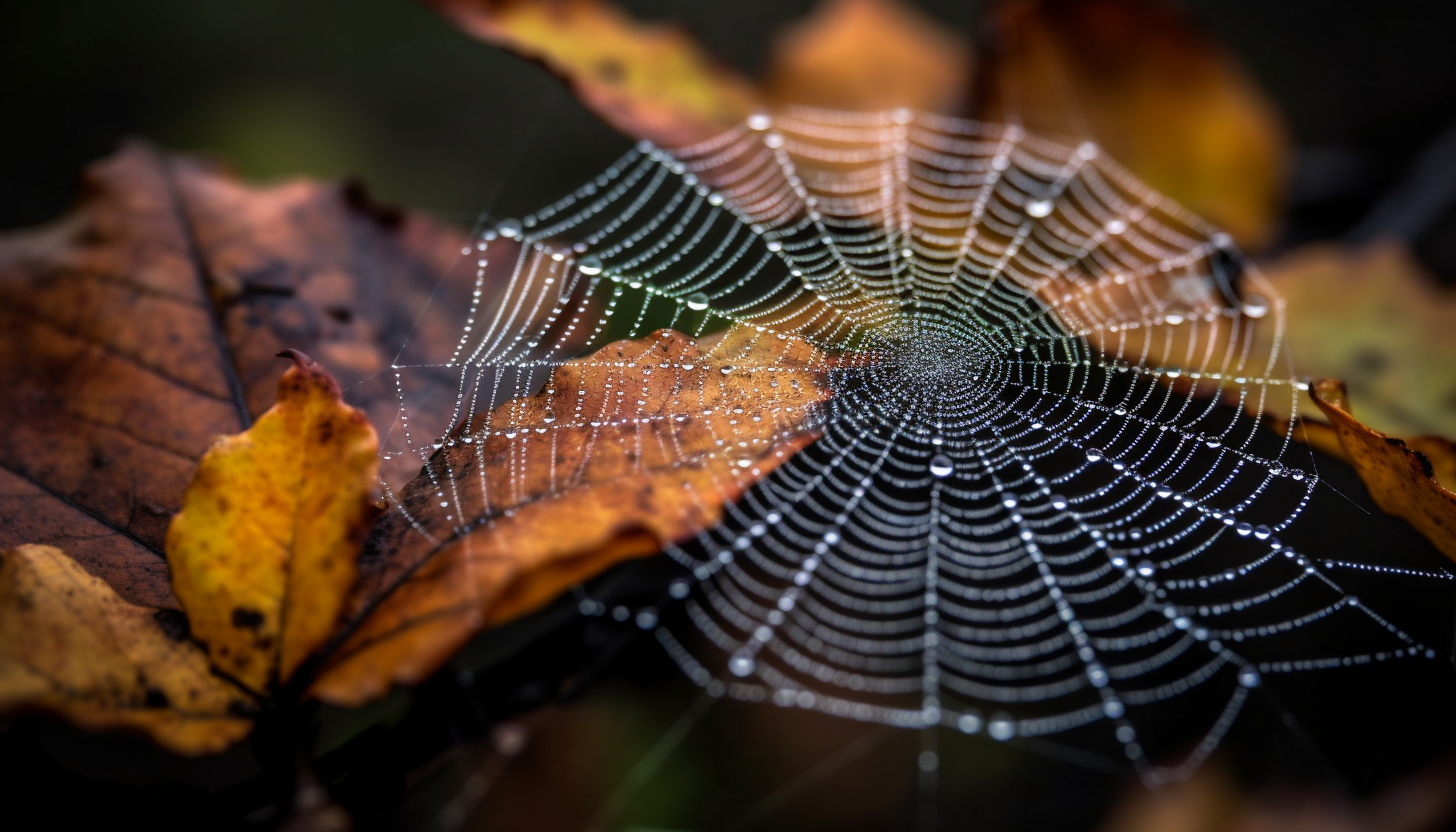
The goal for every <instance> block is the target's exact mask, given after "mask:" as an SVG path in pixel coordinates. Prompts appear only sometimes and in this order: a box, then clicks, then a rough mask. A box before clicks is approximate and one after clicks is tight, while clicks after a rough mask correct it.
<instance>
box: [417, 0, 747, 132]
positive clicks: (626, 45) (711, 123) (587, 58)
mask: <svg viewBox="0 0 1456 832" xmlns="http://www.w3.org/2000/svg"><path fill="white" fill-rule="evenodd" d="M424 2H425V4H426V5H428V6H430V7H432V8H434V9H435V10H436V11H437V12H439V13H440V14H441V15H443V16H444V17H446V18H447V19H449V20H450V21H451V22H453V23H454V24H455V25H456V26H457V27H459V28H460V29H461V30H463V31H465V32H467V33H469V34H471V35H473V36H474V37H477V38H479V39H481V40H483V41H485V42H486V43H490V44H495V45H497V46H503V47H505V48H507V49H510V50H511V51H513V52H515V53H517V54H519V55H521V56H523V57H526V58H530V59H532V60H536V61H539V62H540V63H541V64H542V65H543V66H545V67H546V68H547V69H548V70H550V71H552V72H554V73H556V74H557V75H559V76H561V77H562V78H563V79H564V80H565V81H566V82H567V83H568V84H569V85H570V86H571V88H572V90H573V91H574V92H575V93H576V95H577V97H578V98H580V99H581V101H582V103H584V104H586V105H587V106H588V107H590V108H591V109H592V110H594V111H595V112H596V113H597V115H599V116H601V117H602V118H603V119H604V120H605V121H606V122H608V123H609V124H612V125H613V126H615V127H616V128H617V129H619V130H621V131H622V132H624V133H626V134H628V135H631V136H637V137H640V138H645V139H649V140H651V141H654V142H657V143H659V144H661V145H664V146H675V145H681V144H689V143H692V142H695V141H699V140H701V139H706V138H709V137H711V136H714V135H717V134H718V133H720V132H722V131H723V130H725V129H727V128H728V127H731V126H733V125H735V124H738V123H739V122H741V121H743V119H744V118H745V117H747V116H748V114H749V113H750V112H752V110H753V109H754V108H755V107H756V106H757V104H758V99H757V95H756V93H755V91H754V90H753V89H752V87H751V86H750V85H749V84H748V82H746V81H745V80H743V79H742V78H740V77H739V76H738V75H737V74H735V73H734V72H732V71H731V70H729V69H727V68H725V67H723V66H721V65H719V64H718V63H717V62H716V61H714V60H713V59H712V58H710V57H708V56H707V55H706V54H705V53H704V52H703V51H702V50H700V49H698V47H697V44H695V43H694V42H693V40H692V38H690V37H689V36H688V35H687V34H686V33H684V32H682V31H680V30H678V29H677V28H675V27H672V26H667V25H655V26H653V25H644V24H641V23H638V22H636V21H634V20H632V19H630V18H629V17H628V16H627V15H626V14H624V13H623V12H621V11H619V10H618V9H617V8H615V7H614V6H612V5H610V4H608V3H604V2H599V0H540V1H538V0H424Z"/></svg>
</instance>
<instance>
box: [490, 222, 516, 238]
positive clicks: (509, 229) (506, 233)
mask: <svg viewBox="0 0 1456 832" xmlns="http://www.w3.org/2000/svg"><path fill="white" fill-rule="evenodd" d="M495 228H496V230H497V231H499V232H500V235H501V236H502V237H505V238H506V239H508V240H514V239H516V238H517V237H519V236H521V221H520V220H501V221H500V224H499V225H497V226H496V227H495Z"/></svg>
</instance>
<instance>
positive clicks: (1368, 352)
mask: <svg viewBox="0 0 1456 832" xmlns="http://www.w3.org/2000/svg"><path fill="white" fill-rule="evenodd" d="M1350 365H1351V366H1352V367H1354V368H1355V370H1356V371H1357V372H1359V373H1361V374H1362V375H1375V374H1376V373H1379V372H1380V371H1381V370H1384V369H1385V368H1386V367H1387V366H1389V365H1390V358H1389V356H1387V355H1385V354H1384V353H1382V352H1380V351H1379V350H1372V349H1363V350H1360V351H1359V352H1357V353H1355V355H1354V356H1352V357H1351V359H1350Z"/></svg>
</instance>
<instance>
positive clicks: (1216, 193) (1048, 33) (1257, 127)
mask: <svg viewBox="0 0 1456 832" xmlns="http://www.w3.org/2000/svg"><path fill="white" fill-rule="evenodd" d="M987 23H988V25H987V26H986V29H985V31H986V32H987V33H988V37H987V38H986V43H985V46H986V49H985V50H984V52H983V53H982V54H981V56H980V57H981V64H980V65H979V72H980V74H979V75H978V78H977V98H978V100H977V101H976V102H975V104H976V106H975V108H974V115H976V116H977V117H979V118H983V119H988V120H1003V121H1004V120H1007V119H1013V120H1018V121H1020V122H1021V123H1024V124H1026V125H1027V126H1028V127H1029V128H1031V129H1033V130H1040V131H1043V132H1053V133H1065V134H1071V135H1078V136H1091V137H1093V138H1095V139H1096V140H1097V141H1098V142H1099V143H1100V144H1101V145H1103V146H1104V147H1105V148H1106V149H1107V151H1108V152H1109V153H1110V154H1111V155H1112V157H1113V158H1115V159H1117V160H1118V161H1119V162H1120V163H1122V164H1124V165H1126V166H1127V167H1128V168H1129V169H1131V170H1132V171H1133V172H1134V173H1135V174H1137V175H1138V177H1139V178H1141V179H1142V180H1143V181H1144V182H1146V183H1147V184H1148V185H1149V186H1150V187H1152V188H1153V189H1154V190H1156V191H1158V192H1160V193H1162V194H1164V195H1166V196H1169V197H1171V198H1172V199H1173V200H1175V201H1177V202H1179V203H1181V204H1183V205H1184V206H1186V207H1187V208H1189V209H1191V210H1192V211H1193V212H1194V213H1196V214H1198V215H1200V216H1202V217H1204V218H1205V219H1208V220H1209V221H1211V222H1213V223H1214V224H1215V225H1218V226H1220V227H1222V228H1224V229H1225V230H1227V231H1228V232H1229V233H1230V234H1232V235H1233V237H1234V238H1235V239H1236V240H1238V241H1239V243H1240V244H1241V245H1243V246H1244V247H1245V248H1249V249H1255V248H1258V247H1259V246H1262V245H1264V244H1266V243H1268V242H1269V240H1270V237H1271V235H1272V233H1273V231H1274V227H1275V223H1276V222H1277V221H1278V219H1279V214H1280V210H1281V203H1282V199H1283V190H1284V177H1285V166H1286V164H1287V156H1288V148H1287V143H1288V140H1287V137H1286V131H1285V128H1284V126H1283V124H1282V122H1281V121H1280V119H1279V117H1278V115H1277V114H1276V112H1275V110H1274V108H1273V106H1272V105H1271V104H1270V102H1269V101H1268V100H1267V99H1266V98H1265V96H1264V95H1263V93H1262V92H1261V91H1260V90H1259V89H1258V88H1257V87H1256V86H1255V84H1254V83H1253V81H1252V80H1251V79H1250V78H1249V77H1248V75H1247V73H1246V72H1245V71H1244V70H1243V68H1242V67H1240V66H1239V65H1238V64H1237V63H1236V62H1235V61H1234V59H1233V58H1232V57H1231V56H1229V55H1227V54H1225V53H1224V51H1223V50H1221V49H1220V48H1218V46H1217V45H1216V44H1214V42H1213V41H1212V40H1211V39H1210V38H1208V37H1206V36H1205V35H1203V34H1202V33H1201V32H1199V31H1197V30H1196V29H1195V28H1194V27H1193V25H1192V24H1191V22H1190V21H1189V20H1187V19H1186V17H1185V15H1184V14H1182V13H1181V12H1179V11H1178V10H1177V9H1175V8H1173V7H1172V6H1171V5H1170V4H1162V3H1154V2H1151V0H1040V2H1037V0H1030V1H1027V0H1014V1H1011V2H1001V3H999V4H998V5H997V7H996V8H995V9H994V10H993V12H992V13H991V14H990V16H989V20H988V21H987Z"/></svg>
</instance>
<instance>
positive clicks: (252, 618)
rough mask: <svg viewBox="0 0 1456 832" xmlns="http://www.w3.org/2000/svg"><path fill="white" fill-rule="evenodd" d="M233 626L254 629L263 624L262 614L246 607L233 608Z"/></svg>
mask: <svg viewBox="0 0 1456 832" xmlns="http://www.w3.org/2000/svg"><path fill="white" fill-rule="evenodd" d="M233 626H234V627H238V628H239V629H244V630H256V629H258V628H259V627H261V626H263V614H262V613H261V612H258V611H257V610H253V609H248V608H247V607H235V608H234V609H233Z"/></svg>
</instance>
